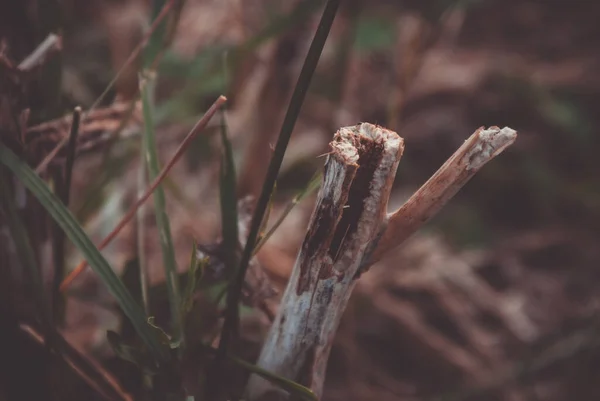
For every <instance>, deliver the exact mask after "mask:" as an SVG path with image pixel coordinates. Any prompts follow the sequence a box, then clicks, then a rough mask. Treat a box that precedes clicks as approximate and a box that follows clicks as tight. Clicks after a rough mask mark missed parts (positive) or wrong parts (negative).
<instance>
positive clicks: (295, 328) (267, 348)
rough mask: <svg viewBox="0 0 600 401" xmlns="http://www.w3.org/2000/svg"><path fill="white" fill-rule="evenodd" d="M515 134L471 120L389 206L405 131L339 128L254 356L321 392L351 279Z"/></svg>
mask: <svg viewBox="0 0 600 401" xmlns="http://www.w3.org/2000/svg"><path fill="white" fill-rule="evenodd" d="M515 139H516V132H515V131H514V130H512V129H510V128H503V129H500V128H498V127H490V128H488V129H483V127H482V128H480V129H478V130H477V131H476V132H475V133H474V134H473V135H472V136H471V137H470V138H469V139H468V140H467V141H466V142H465V143H464V145H463V146H461V147H460V148H459V149H458V150H457V151H456V153H455V154H454V155H452V157H450V159H448V161H447V162H446V163H445V164H444V165H443V166H442V167H441V168H440V169H439V170H438V171H437V172H436V173H435V174H434V175H433V176H432V177H431V178H430V179H429V180H428V181H427V182H426V183H425V185H423V187H422V188H420V189H419V190H418V191H417V192H416V193H415V194H414V195H413V196H412V197H411V198H410V199H409V201H408V202H407V203H406V204H405V205H404V206H402V207H401V208H400V209H399V210H398V211H396V212H394V213H392V214H390V215H386V207H387V201H388V196H389V193H390V188H391V185H392V182H393V181H394V175H395V172H396V167H397V165H398V162H399V159H400V156H401V155H402V151H403V140H402V139H401V138H400V137H398V135H397V134H396V133H394V132H392V131H389V130H386V129H384V128H381V127H377V126H374V125H371V124H367V123H363V124H361V125H358V126H355V127H347V128H342V129H340V130H339V131H338V133H336V135H335V137H334V141H333V142H332V143H331V147H332V149H333V151H332V152H331V153H330V154H329V155H328V158H327V163H326V164H325V172H324V177H323V185H322V187H321V191H320V192H319V196H318V199H317V205H316V208H315V211H314V213H313V215H312V218H311V222H310V225H309V229H308V232H307V234H306V237H305V239H304V242H303V244H302V248H301V250H300V253H299V255H298V258H297V259H296V264H295V266H294V270H293V272H292V276H291V278H290V281H289V283H288V286H287V288H286V291H285V293H284V295H283V299H282V301H281V306H280V309H279V312H278V314H277V317H276V319H275V322H274V323H273V326H272V327H271V330H270V331H269V334H268V336H267V339H266V342H265V345H264V346H263V349H262V352H261V355H260V358H259V361H258V365H259V366H260V367H261V368H264V369H266V370H269V371H271V372H273V373H275V374H278V375H281V376H283V377H286V378H287V379H290V380H293V381H296V382H298V383H300V384H302V385H305V386H307V387H309V388H310V389H311V390H312V391H313V392H314V393H315V394H316V395H317V396H320V395H321V392H322V388H323V381H324V376H325V368H326V364H327V359H328V357H329V351H330V349H331V345H332V342H333V338H334V335H335V332H336V330H337V327H338V324H339V322H340V319H341V316H342V314H343V312H344V309H345V307H346V304H347V302H348V299H349V298H350V294H351V292H352V289H353V287H354V284H355V283H356V279H357V278H358V277H359V276H360V274H361V273H362V272H363V271H364V270H366V269H367V268H368V267H369V266H370V264H372V263H373V262H374V261H377V260H379V259H380V258H381V257H383V256H384V255H385V254H386V253H387V252H389V251H390V250H392V249H394V248H395V247H397V246H399V245H400V244H402V242H404V240H406V239H407V238H408V237H409V236H410V235H411V234H413V233H414V232H415V231H416V230H417V229H418V228H419V227H420V226H421V225H423V224H424V223H425V222H427V221H428V220H429V219H430V218H431V217H432V216H433V215H435V213H437V212H438V211H439V210H440V209H441V208H442V206H443V205H445V204H446V203H447V202H448V201H449V200H450V198H452V196H454V195H455V194H456V193H457V192H458V190H459V189H460V188H461V187H462V186H463V185H465V184H466V182H467V181H468V180H469V179H470V178H471V177H472V176H473V175H474V174H475V173H476V172H477V171H479V169H480V168H481V167H483V165H485V163H487V162H488V161H490V160H491V159H493V158H494V157H495V156H497V155H498V154H499V153H501V152H502V151H503V150H504V149H505V148H506V147H507V146H509V145H510V144H512V143H513V142H514V140H515ZM373 250H374V252H372V251H373ZM248 392H249V396H250V399H252V400H262V399H266V398H269V399H271V398H270V397H271V396H272V395H273V396H275V398H276V399H279V398H284V399H285V398H286V397H287V396H286V395H285V394H283V393H281V390H279V389H277V388H275V387H274V386H273V385H271V384H269V383H268V382H266V381H265V380H263V379H261V378H258V377H252V378H251V380H250V383H249V387H248Z"/></svg>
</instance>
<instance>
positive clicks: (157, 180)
mask: <svg viewBox="0 0 600 401" xmlns="http://www.w3.org/2000/svg"><path fill="white" fill-rule="evenodd" d="M226 101H227V99H226V98H225V96H219V98H218V99H217V100H216V101H215V102H214V103H213V105H212V106H210V108H209V109H208V111H207V112H206V113H205V114H204V116H203V117H202V118H201V119H200V120H199V121H198V122H197V123H196V125H195V126H194V127H193V128H192V130H191V131H190V132H189V134H187V136H186V137H185V139H184V140H183V142H181V145H179V147H178V148H177V150H176V151H175V154H174V155H173V157H172V158H171V160H169V162H168V163H167V164H166V165H165V166H164V167H163V169H162V171H161V172H160V174H159V175H158V176H157V177H156V178H155V179H154V181H152V183H151V184H150V186H149V187H148V189H147V190H146V192H145V193H144V195H143V196H142V197H141V198H139V199H138V200H137V201H136V202H135V204H134V205H133V206H131V208H130V209H129V211H128V212H127V214H126V215H125V216H124V217H123V218H122V219H121V221H120V222H119V224H117V226H116V227H115V228H114V229H113V230H112V231H111V232H110V234H108V235H107V236H106V237H105V238H104V239H103V240H102V242H100V244H99V245H98V249H99V250H102V249H104V247H106V246H107V245H108V244H109V243H110V242H111V241H112V240H113V239H114V238H115V237H116V236H117V234H119V232H120V231H121V230H122V229H123V227H125V225H127V223H129V221H130V220H131V219H132V218H133V217H134V216H135V214H136V211H137V209H138V208H139V207H140V206H141V205H142V204H143V203H144V202H145V201H146V200H147V199H148V198H149V197H150V195H151V194H152V192H153V191H154V189H155V188H156V186H157V185H158V184H160V183H161V181H162V180H163V179H164V178H165V177H166V176H167V174H169V172H170V171H171V169H172V168H173V166H174V165H175V163H177V161H178V160H179V159H180V158H181V156H182V155H183V153H184V152H185V150H186V149H187V148H188V147H189V145H190V143H191V142H192V140H193V139H194V138H195V137H196V136H197V135H198V134H199V133H200V132H201V131H202V130H203V129H204V128H206V126H207V125H208V122H209V121H210V119H211V118H212V117H213V116H214V114H215V113H216V112H217V110H218V109H219V108H220V107H221V106H222V105H223V104H224V103H225V102H226ZM86 266H87V261H85V260H83V261H81V262H80V263H79V265H77V267H76V268H75V270H73V271H72V272H71V273H70V274H69V275H68V276H67V277H66V278H65V279H64V281H63V282H62V284H61V286H60V289H61V291H64V290H65V289H66V288H68V287H69V285H70V284H71V282H73V280H74V279H75V278H77V276H79V275H80V274H81V272H83V269H85V267H86Z"/></svg>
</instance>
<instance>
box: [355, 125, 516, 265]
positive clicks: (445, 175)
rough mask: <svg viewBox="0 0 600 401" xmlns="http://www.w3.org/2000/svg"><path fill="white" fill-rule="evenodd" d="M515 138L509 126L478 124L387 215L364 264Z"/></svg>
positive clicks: (375, 258) (429, 215) (405, 234)
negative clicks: (408, 197) (416, 188)
mask: <svg viewBox="0 0 600 401" xmlns="http://www.w3.org/2000/svg"><path fill="white" fill-rule="evenodd" d="M516 138H517V132H516V131H515V130H513V129H511V128H508V127H505V128H502V129H500V128H498V127H490V128H488V129H484V128H483V127H481V128H479V129H478V130H477V131H475V132H474V133H473V135H471V137H470V138H469V139H467V140H466V141H465V143H464V144H463V145H462V146H461V147H460V148H459V149H458V150H457V151H456V152H455V153H454V154H453V155H452V156H451V157H450V158H449V159H448V160H447V161H446V163H444V165H442V167H440V168H439V170H438V171H437V172H436V173H435V174H434V175H433V176H432V177H431V178H430V179H429V180H427V182H426V183H425V184H423V186H422V187H421V188H419V190H418V191H417V192H415V193H414V195H413V196H411V197H410V199H409V200H408V201H407V202H406V203H405V204H404V205H403V206H402V207H401V208H400V209H398V210H397V211H395V212H394V213H391V214H390V215H389V217H388V224H387V228H386V229H385V231H384V232H383V234H382V237H381V240H380V241H379V243H378V245H377V247H376V248H375V251H374V252H373V255H372V256H371V258H370V259H369V260H368V262H366V263H365V267H368V266H369V265H371V264H373V263H375V262H377V261H379V260H380V259H381V258H382V257H383V256H384V255H385V254H386V253H388V252H390V251H391V250H392V249H394V248H396V247H398V246H400V245H401V244H402V243H403V242H404V241H405V240H406V239H407V238H408V237H410V236H411V235H412V234H414V233H415V232H416V231H417V230H418V229H419V228H420V227H421V226H422V225H423V224H425V223H426V222H427V221H429V220H430V219H431V218H432V217H433V216H434V215H435V214H436V213H437V212H438V211H439V210H440V209H441V208H442V207H443V206H444V205H445V204H446V203H448V201H449V200H450V199H451V198H452V197H453V196H454V195H456V193H457V192H458V191H459V190H460V189H461V188H462V187H463V186H464V185H465V184H466V183H467V182H468V181H469V180H470V179H471V178H472V177H473V176H474V175H475V173H477V172H478V171H479V169H481V168H482V167H483V166H484V165H485V164H486V163H487V162H489V161H490V160H492V159H493V158H494V157H496V156H498V155H499V154H500V153H501V152H502V151H503V150H504V149H506V148H507V147H508V146H510V145H511V144H512V143H513V142H514V141H515V139H516Z"/></svg>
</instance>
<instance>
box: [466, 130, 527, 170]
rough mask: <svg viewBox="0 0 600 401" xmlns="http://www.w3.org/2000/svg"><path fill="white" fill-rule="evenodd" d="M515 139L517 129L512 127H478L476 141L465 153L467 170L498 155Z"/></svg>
mask: <svg viewBox="0 0 600 401" xmlns="http://www.w3.org/2000/svg"><path fill="white" fill-rule="evenodd" d="M516 139H517V131H515V130H514V129H512V128H509V127H504V128H502V129H500V128H498V127H495V126H492V127H489V128H487V129H479V131H478V133H477V136H476V142H475V143H474V145H473V147H472V148H471V150H470V151H469V152H468V153H467V154H466V157H467V158H468V159H467V160H468V163H467V170H478V169H480V168H481V167H482V166H483V165H484V164H485V163H487V162H488V161H490V160H492V159H493V158H494V157H496V156H498V155H499V154H500V153H502V152H503V151H504V149H506V148H507V147H509V146H510V145H512V143H513V142H514V141H515V140H516Z"/></svg>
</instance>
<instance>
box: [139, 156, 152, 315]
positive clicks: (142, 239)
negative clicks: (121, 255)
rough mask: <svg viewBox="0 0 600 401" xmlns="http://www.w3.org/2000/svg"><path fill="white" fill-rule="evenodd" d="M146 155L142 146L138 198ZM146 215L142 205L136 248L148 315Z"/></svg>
mask: <svg viewBox="0 0 600 401" xmlns="http://www.w3.org/2000/svg"><path fill="white" fill-rule="evenodd" d="M144 153H145V148H144V147H143V146H142V147H141V149H140V163H139V166H138V175H137V188H138V190H137V196H138V198H139V197H140V196H142V195H143V193H144V188H145V186H146V166H145V164H144ZM145 215H146V206H145V205H141V206H140V208H139V209H138V210H137V213H136V248H137V260H138V265H139V270H140V289H141V293H142V306H143V307H144V311H145V312H146V314H147V315H148V314H149V313H150V304H149V301H148V274H147V271H146V268H147V266H146V253H145V251H146V249H145V244H146V236H145V233H146V225H145V219H144V216H145Z"/></svg>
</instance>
